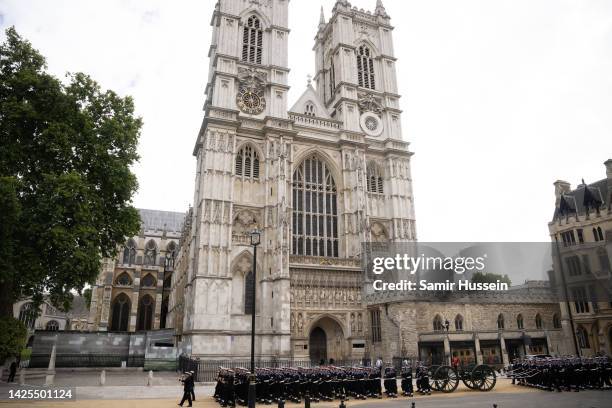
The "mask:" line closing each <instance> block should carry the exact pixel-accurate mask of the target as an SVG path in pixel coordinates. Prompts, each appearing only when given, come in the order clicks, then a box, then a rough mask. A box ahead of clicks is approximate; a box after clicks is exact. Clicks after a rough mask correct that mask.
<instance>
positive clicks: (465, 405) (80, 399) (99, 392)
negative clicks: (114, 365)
mask: <svg viewBox="0 0 612 408" xmlns="http://www.w3.org/2000/svg"><path fill="white" fill-rule="evenodd" d="M156 374H157V373H156ZM85 377H87V376H85ZM130 377H132V378H129V379H127V378H124V377H122V375H117V376H116V377H115V378H114V380H119V379H120V378H124V380H125V381H126V383H128V384H129V383H131V382H139V381H142V380H143V379H144V378H145V377H146V373H140V374H138V373H132V374H131V375H130ZM162 377H163V378H160V379H159V381H160V382H164V381H165V380H167V381H170V380H172V381H176V380H177V377H176V375H175V374H174V375H173V376H162ZM108 379H109V377H108V374H107V384H108ZM64 380H66V379H63V380H61V381H64ZM81 381H85V380H84V379H81ZM141 384H142V383H141ZM56 385H57V381H56ZM9 387H16V386H15V385H11V386H9V385H7V384H5V383H4V384H1V385H0V393H4V394H5V395H6V391H7V389H9ZM29 387H35V388H39V387H38V386H33V385H30V386H29ZM74 389H75V394H76V401H14V400H13V401H7V400H6V399H2V400H0V408H18V407H26V406H27V407H35V408H36V407H41V408H132V407H133V408H143V407H146V408H162V407H173V406H174V407H175V406H176V404H177V403H178V401H179V399H180V397H181V395H182V388H181V387H180V386H179V385H178V384H175V385H153V386H145V385H105V386H99V385H98V386H92V385H84V386H76V387H75V388H74ZM213 391H214V385H213V384H198V385H197V386H196V391H195V393H196V397H197V398H198V399H197V401H196V402H195V403H194V404H193V406H194V407H196V408H218V407H219V405H218V404H217V403H216V402H215V401H214V400H213V398H212V397H211V395H212V393H213ZM412 402H414V403H415V407H414V408H492V407H493V404H497V407H498V408H532V407H533V408H548V407H554V408H612V391H582V392H579V393H575V392H562V393H556V392H546V391H540V390H536V389H533V388H526V387H520V386H516V385H512V384H511V383H510V381H509V380H507V379H501V378H500V379H498V382H497V384H496V386H495V389H494V390H493V391H490V392H480V391H473V390H469V389H467V388H466V387H464V386H463V384H461V385H460V386H459V388H458V389H457V390H456V391H455V392H453V393H451V394H443V393H433V394H432V395H429V396H427V395H425V396H421V395H417V396H415V397H413V398H408V397H399V398H397V399H394V398H383V399H381V400H375V399H368V400H349V401H347V402H346V406H347V408H350V407H353V406H355V407H359V408H372V407H380V406H385V407H388V408H411V404H412ZM339 404H340V402H339V401H332V402H321V403H313V404H312V408H332V407H338V406H339ZM185 406H186V405H185ZM274 406H275V405H261V407H270V408H272V407H274ZM303 406H304V404H303V403H302V404H292V403H287V404H286V407H287V408H298V407H303Z"/></svg>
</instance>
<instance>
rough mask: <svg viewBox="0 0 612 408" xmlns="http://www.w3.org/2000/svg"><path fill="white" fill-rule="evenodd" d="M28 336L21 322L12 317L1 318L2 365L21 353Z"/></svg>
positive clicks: (0, 357)
mask: <svg viewBox="0 0 612 408" xmlns="http://www.w3.org/2000/svg"><path fill="white" fill-rule="evenodd" d="M27 334H28V331H27V329H26V327H25V325H24V324H23V323H21V322H20V321H19V320H17V319H15V318H13V317H11V316H0V364H3V363H4V360H6V359H7V358H11V357H17V356H18V355H19V353H21V350H22V349H23V347H24V346H25V342H26V336H27Z"/></svg>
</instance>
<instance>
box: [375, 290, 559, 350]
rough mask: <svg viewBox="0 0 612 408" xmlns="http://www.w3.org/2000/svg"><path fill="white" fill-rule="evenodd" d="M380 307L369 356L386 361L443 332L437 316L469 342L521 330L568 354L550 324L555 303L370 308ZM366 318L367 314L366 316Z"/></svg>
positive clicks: (412, 304) (452, 332) (405, 304)
mask: <svg viewBox="0 0 612 408" xmlns="http://www.w3.org/2000/svg"><path fill="white" fill-rule="evenodd" d="M373 308H378V309H379V310H380V324H381V335H382V336H381V337H382V339H381V341H380V342H376V343H373V342H371V341H370V340H371V339H368V341H370V347H369V356H370V357H371V358H378V357H382V358H384V359H385V360H389V359H391V358H392V357H395V356H412V357H418V354H419V350H418V343H419V341H423V339H424V338H425V337H424V336H427V335H430V334H431V335H434V334H441V333H444V334H445V333H446V331H443V332H435V331H434V327H433V321H434V319H435V317H436V316H440V317H441V320H442V322H443V323H444V322H445V321H446V320H448V321H449V332H448V333H449V334H450V335H451V341H452V336H455V337H457V339H458V338H459V337H460V336H461V337H465V339H466V340H468V341H474V339H475V338H477V337H479V336H480V337H483V338H487V339H488V338H490V337H492V335H495V332H499V335H496V337H497V338H499V337H503V335H504V333H506V334H507V335H508V336H509V337H512V338H516V337H517V336H518V335H519V334H520V335H522V334H523V333H524V334H525V335H527V336H532V337H537V338H547V339H548V342H549V345H548V348H549V352H550V353H553V354H567V353H570V352H571V350H570V349H568V345H567V344H566V343H567V341H566V339H565V338H564V336H563V334H562V331H561V330H560V329H559V328H554V327H553V316H554V315H555V314H557V315H558V316H559V315H560V309H559V304H558V303H525V304H518V303H511V304H508V303H487V304H485V303H483V304H463V303H442V302H437V303H436V302H402V303H393V304H387V305H378V306H375V307H371V308H370V309H369V310H372V309H373ZM500 314H501V315H503V317H504V329H503V330H498V326H497V319H498V317H499V315H500ZM519 314H520V315H522V317H523V328H519V327H518V324H517V317H518V315H519ZM538 314H539V315H540V317H541V319H542V326H541V328H538V327H537V325H536V315H538ZM457 316H461V317H462V321H463V328H462V330H456V328H455V318H456V317H457ZM368 317H369V316H368Z"/></svg>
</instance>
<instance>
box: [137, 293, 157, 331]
mask: <svg viewBox="0 0 612 408" xmlns="http://www.w3.org/2000/svg"><path fill="white" fill-rule="evenodd" d="M138 303H139V304H138V319H137V324H136V330H151V329H152V328H153V311H154V310H155V302H154V301H153V298H152V297H151V296H150V295H144V296H143V297H141V298H140V302H138Z"/></svg>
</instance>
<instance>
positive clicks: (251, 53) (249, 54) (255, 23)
mask: <svg viewBox="0 0 612 408" xmlns="http://www.w3.org/2000/svg"><path fill="white" fill-rule="evenodd" d="M262 51H263V30H262V29H261V22H260V21H259V19H258V18H257V17H256V16H251V17H249V19H248V20H247V22H246V24H245V26H244V31H243V33H242V60H243V61H245V62H251V63H253V64H261V54H262Z"/></svg>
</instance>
